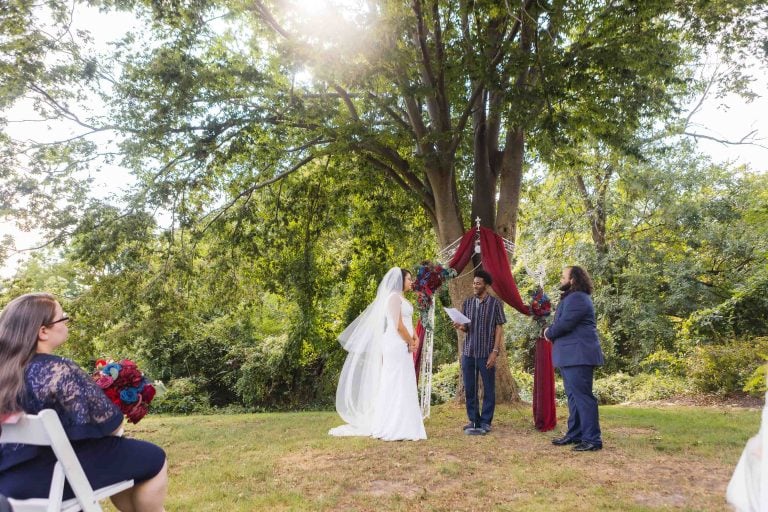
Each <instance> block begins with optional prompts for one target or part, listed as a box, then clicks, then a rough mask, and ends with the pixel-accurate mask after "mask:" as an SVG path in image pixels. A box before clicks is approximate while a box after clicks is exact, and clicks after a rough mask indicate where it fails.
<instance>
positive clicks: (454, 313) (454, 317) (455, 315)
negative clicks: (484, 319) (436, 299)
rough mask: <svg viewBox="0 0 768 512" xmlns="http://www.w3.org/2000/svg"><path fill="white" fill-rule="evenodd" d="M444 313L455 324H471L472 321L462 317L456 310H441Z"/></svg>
mask: <svg viewBox="0 0 768 512" xmlns="http://www.w3.org/2000/svg"><path fill="white" fill-rule="evenodd" d="M443 309H444V310H445V312H446V313H448V316H449V317H451V320H453V321H454V322H456V323H457V324H469V323H472V320H470V319H469V318H467V317H466V316H464V315H463V314H462V313H461V311H459V310H458V309H456V308H443Z"/></svg>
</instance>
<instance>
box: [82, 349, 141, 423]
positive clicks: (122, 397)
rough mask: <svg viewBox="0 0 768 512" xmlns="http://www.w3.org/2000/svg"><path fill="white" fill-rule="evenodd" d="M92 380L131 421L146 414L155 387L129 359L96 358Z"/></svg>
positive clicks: (133, 421) (137, 420)
mask: <svg viewBox="0 0 768 512" xmlns="http://www.w3.org/2000/svg"><path fill="white" fill-rule="evenodd" d="M93 380H94V381H95V382H96V384H97V385H98V386H99V387H100V388H101V389H103V390H104V393H105V394H106V395H107V397H108V398H109V399H110V400H111V401H112V403H114V404H115V405H117V406H118V407H119V408H120V410H121V411H122V412H123V414H125V417H126V418H128V421H129V422H131V423H138V422H139V420H141V418H143V417H144V416H145V415H146V414H147V412H148V411H149V404H150V402H152V399H153V398H155V387H154V386H153V385H152V384H150V383H149V380H147V378H146V377H145V376H144V374H143V373H141V370H139V368H138V367H137V366H136V363H134V362H133V361H131V360H130V359H123V360H122V361H120V362H115V361H112V360H109V361H106V360H104V359H97V360H96V370H95V371H94V373H93Z"/></svg>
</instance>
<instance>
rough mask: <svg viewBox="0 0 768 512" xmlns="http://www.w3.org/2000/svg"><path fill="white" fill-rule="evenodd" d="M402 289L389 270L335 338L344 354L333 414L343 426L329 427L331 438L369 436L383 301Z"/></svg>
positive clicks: (393, 270)
mask: <svg viewBox="0 0 768 512" xmlns="http://www.w3.org/2000/svg"><path fill="white" fill-rule="evenodd" d="M402 290H403V276H402V272H401V270H400V268H398V267H393V268H391V269H389V271H387V273H386V274H385V275H384V278H383V279H382V280H381V283H379V287H378V290H377V291H376V298H375V299H374V300H373V302H371V303H370V304H369V305H368V307H367V308H365V311H363V312H362V313H360V315H359V316H358V317H357V318H356V319H355V320H354V321H353V322H352V323H351V324H349V326H348V327H347V328H346V329H344V332H342V333H341V335H340V336H339V343H341V346H342V347H344V350H346V351H347V352H348V354H347V359H346V361H344V367H343V368H342V370H341V375H340V377H339V386H338V387H337V388H336V411H337V412H338V413H339V416H341V417H342V419H343V420H344V421H345V422H346V425H342V426H340V427H336V428H332V429H331V430H330V431H329V432H328V433H329V434H330V435H332V436H367V435H370V434H371V423H372V421H373V407H374V402H375V400H376V394H377V392H378V389H379V382H380V381H381V365H382V352H381V350H382V337H383V336H384V330H385V329H386V317H387V300H388V298H389V296H390V295H391V294H392V293H394V292H398V293H399V292H402Z"/></svg>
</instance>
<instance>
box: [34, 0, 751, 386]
mask: <svg viewBox="0 0 768 512" xmlns="http://www.w3.org/2000/svg"><path fill="white" fill-rule="evenodd" d="M22 3H23V2H22ZM62 3H63V2H62ZM340 3H341V2H340ZM350 4H353V5H350ZM760 4H761V2H758V1H749V0H742V1H740V2H735V3H734V2H725V1H723V2H717V1H713V2H695V3H691V2H679V1H672V0H657V1H653V2H644V1H643V2H641V1H631V0H613V1H584V2H567V1H565V0H552V1H540V0H539V1H536V0H522V1H520V0H518V1H505V2H499V1H498V0H480V1H465V0H412V1H411V2H395V1H385V0H382V1H378V2H375V1H368V2H362V1H361V2H359V3H354V2H344V7H339V6H336V7H334V6H331V7H329V8H328V10H327V11H325V13H324V16H316V17H314V18H307V17H301V16H300V15H298V14H297V9H296V6H295V5H293V6H292V4H291V3H290V2H279V1H273V2H270V1H267V0H264V1H255V2H251V1H248V2H241V1H236V0H230V1H226V0H221V1H208V0H195V1H191V0H190V1H188V2H183V1H178V2H169V3H158V2H153V1H149V0H146V1H139V0H133V1H130V0H125V1H120V2H105V5H112V6H116V7H119V8H131V9H133V10H134V11H135V12H136V13H137V15H139V16H144V17H146V19H147V20H148V22H149V23H148V24H147V27H146V30H145V33H143V34H130V35H129V36H128V37H127V38H126V40H125V41H124V42H123V43H122V44H121V45H119V46H117V47H116V48H115V52H114V54H112V55H111V56H106V58H105V60H104V61H102V63H101V64H99V62H98V60H94V59H84V58H82V57H80V55H79V54H76V55H75V58H74V60H73V62H74V65H73V67H72V69H70V73H74V74H76V73H77V72H82V76H83V77H85V78H86V79H88V80H90V83H92V84H96V85H98V84H108V85H109V88H108V89H104V88H102V89H101V90H102V91H104V94H105V97H106V98H107V101H108V102H109V105H110V107H111V110H110V111H109V114H108V115H106V116H102V118H101V119H91V120H88V121H87V122H86V121H83V120H82V119H80V118H78V117H77V116H75V115H74V114H73V113H72V112H71V111H69V110H68V108H67V106H66V105H63V104H60V103H57V102H56V101H55V96H54V95H51V94H49V93H47V91H46V90H44V89H42V90H41V91H38V92H37V93H36V94H38V95H39V97H40V98H41V101H42V102H43V103H44V104H45V105H46V106H48V107H49V108H53V109H54V110H55V109H59V111H60V112H64V113H68V115H70V116H72V118H73V120H74V121H76V122H78V123H80V124H81V125H82V126H83V128H84V129H85V130H86V131H91V132H100V131H103V130H105V129H110V130H114V131H115V133H117V134H118V135H119V137H120V144H121V146H120V148H121V151H122V154H123V155H124V159H123V161H122V163H123V164H124V165H126V166H129V167H131V168H133V169H134V171H135V172H136V174H137V176H138V177H139V180H140V190H139V191H138V194H137V195H136V198H137V200H140V201H138V202H136V203H134V204H139V205H141V206H140V207H145V208H146V207H147V205H150V206H152V207H157V206H159V207H162V208H168V209H171V210H174V211H175V212H177V213H178V215H177V216H176V217H175V220H176V221H177V222H179V223H180V224H185V223H186V224H190V223H191V222H192V220H194V219H195V218H199V217H200V216H202V215H204V214H206V213H210V211H211V210H212V209H214V210H215V209H218V210H221V211H222V212H226V211H227V210H228V209H230V208H233V207H235V206H237V205H238V204H240V203H242V202H247V201H248V200H250V198H251V197H252V194H253V192H254V191H255V190H257V189H259V188H263V187H266V186H269V185H271V184H272V183H275V182H276V181H278V180H280V179H282V178H284V177H286V176H288V175H290V174H292V173H294V172H296V171H298V170H299V169H302V168H304V167H305V166H306V165H307V164H309V163H310V162H312V161H315V160H317V159H319V158H322V157H326V156H329V155H338V156H342V157H344V158H346V159H348V160H349V161H351V162H353V163H354V164H355V168H356V170H351V171H350V173H351V175H350V178H352V179H354V178H355V174H357V175H359V176H360V178H361V179H362V178H365V179H370V175H373V176H379V180H380V182H381V183H386V184H390V185H392V186H395V187H400V188H402V189H404V190H406V191H407V192H408V193H409V194H410V197H411V198H413V200H415V201H418V203H419V204H420V205H421V207H422V209H423V211H424V213H425V215H426V216H427V218H428V219H429V220H430V221H431V223H432V226H433V229H434V233H435V236H436V240H437V242H438V245H439V247H440V248H444V247H446V246H447V245H449V244H450V243H451V242H453V241H454V240H456V239H457V238H458V237H460V236H461V234H462V233H463V232H464V230H465V229H467V228H468V227H469V222H470V219H474V218H476V217H479V218H480V219H481V221H482V223H483V224H484V225H486V226H488V227H491V228H493V229H495V230H496V231H498V232H499V233H500V234H502V235H503V236H505V237H506V238H508V239H510V240H514V239H515V236H516V231H517V219H518V206H519V202H520V193H521V184H522V179H523V175H524V171H525V168H526V165H530V164H532V163H535V162H546V159H547V157H550V156H551V155H553V154H554V152H553V149H554V148H558V147H563V146H566V145H570V144H579V143H581V142H582V141H583V140H585V139H587V140H590V141H597V142H598V143H600V144H604V145H607V146H609V147H611V148H614V149H616V150H620V151H626V152H629V153H632V152H633V151H636V150H637V148H636V147H635V146H634V145H633V143H634V141H635V140H636V137H635V135H636V133H637V131H638V129H639V128H640V127H642V126H643V125H647V124H650V123H653V122H659V121H660V120H661V121H666V120H669V119H670V117H671V116H673V115H675V113H676V109H677V108H678V105H679V100H680V98H681V97H682V96H683V95H684V94H685V93H686V92H688V91H689V90H690V88H691V87H692V86H693V85H695V84H694V83H693V82H694V80H693V73H692V72H691V71H690V68H689V67H688V65H689V64H690V63H691V62H692V60H693V58H694V55H695V54H696V52H697V51H698V50H699V49H701V48H703V47H704V46H705V45H706V44H709V43H710V42H712V41H716V42H717V41H720V40H722V41H723V44H725V45H728V47H737V46H738V44H739V43H740V42H742V41H745V40H748V36H749V35H750V34H751V31H752V30H753V28H754V26H755V25H756V24H758V23H759V21H760V18H759V17H758V16H757V14H756V13H757V12H762V13H763V14H764V13H765V7H762V6H761V5H760ZM761 9H762V10H761ZM725 29H728V31H727V33H728V36H727V37H721V36H720V34H724V33H726V31H725ZM116 63H119V67H115V66H116ZM113 69H115V70H117V72H118V73H119V76H117V77H113V76H112V74H111V70H113ZM69 76H72V75H71V74H70V75H69ZM22 79H23V77H22ZM78 140H80V139H78ZM94 151H96V150H95V149H94V148H93V147H92V146H89V145H83V144H81V145H80V146H75V147H74V148H70V149H69V151H68V152H66V153H64V154H63V155H60V156H61V157H65V158H66V159H69V160H75V159H76V155H89V154H92V153H93V152H94ZM40 155H41V156H42V157H43V158H48V159H50V155H49V154H46V153H45V152H43V153H41V154H40ZM315 169H318V171H317V172H322V171H321V169H322V166H316V167H315ZM586 192H588V191H586ZM211 205H215V206H211ZM191 219H192V220H191ZM465 282H466V281H465ZM467 292H468V288H467V287H466V286H464V287H462V286H460V285H459V286H454V287H453V288H452V297H453V299H454V301H456V300H458V299H459V298H460V297H461V296H462V295H464V294H465V293H467ZM501 360H502V361H505V358H504V357H502V358H501ZM498 375H499V378H500V379H502V380H504V381H505V382H503V383H502V386H500V391H501V392H500V395H501V396H502V397H505V396H506V397H507V398H509V397H510V396H511V395H512V393H511V388H510V386H509V385H507V384H506V383H511V379H509V373H508V372H507V371H504V370H502V371H500V372H498Z"/></svg>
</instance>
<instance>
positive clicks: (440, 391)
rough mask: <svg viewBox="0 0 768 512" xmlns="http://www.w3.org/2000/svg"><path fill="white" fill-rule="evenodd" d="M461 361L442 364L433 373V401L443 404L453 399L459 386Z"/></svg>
mask: <svg viewBox="0 0 768 512" xmlns="http://www.w3.org/2000/svg"><path fill="white" fill-rule="evenodd" d="M459 373H460V367H459V362H458V361H454V362H453V363H445V364H441V365H440V367H439V368H438V369H437V372H435V374H434V375H432V403H433V404H442V403H445V402H448V401H450V400H453V398H454V397H455V396H456V389H457V388H458V386H459Z"/></svg>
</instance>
